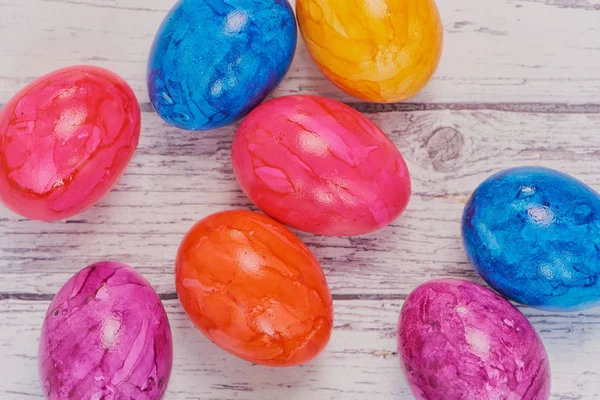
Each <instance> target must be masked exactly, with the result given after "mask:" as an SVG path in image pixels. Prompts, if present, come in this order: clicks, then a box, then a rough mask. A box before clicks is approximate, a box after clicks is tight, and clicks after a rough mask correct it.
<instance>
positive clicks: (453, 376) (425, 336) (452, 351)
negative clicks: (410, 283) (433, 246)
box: [398, 279, 550, 400]
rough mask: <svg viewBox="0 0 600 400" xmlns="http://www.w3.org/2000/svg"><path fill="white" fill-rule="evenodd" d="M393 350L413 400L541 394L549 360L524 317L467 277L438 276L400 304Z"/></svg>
mask: <svg viewBox="0 0 600 400" xmlns="http://www.w3.org/2000/svg"><path fill="white" fill-rule="evenodd" d="M398 353H399V355H400V360H401V363H402V367H403V369H404V372H405V375H406V378H407V379H408V382H409V384H410V388H411V390H412V392H413V394H414V395H415V397H416V398H417V399H418V400H425V399H426V400H458V399H462V400H485V399H489V400H498V399H503V400H545V399H548V398H549V397H550V365H549V363H548V357H547V355H546V350H545V349H544V345H543V344H542V341H541V340H540V338H539V336H538V335H537V333H536V332H535V329H534V328H533V327H532V326H531V324H530V323H529V321H527V319H526V318H525V316H523V314H521V312H519V310H517V309H516V308H515V307H513V306H512V305H511V304H510V303H509V302H508V301H506V300H505V299H503V298H502V297H500V296H498V295H497V294H496V293H494V292H492V291H491V290H488V289H486V288H484V287H482V286H479V285H477V284H475V283H472V282H467V281H463V280H457V279H442V280H435V281H430V282H427V283H424V284H423V285H421V286H419V287H418V288H417V289H415V290H414V291H413V292H412V293H411V294H410V295H409V296H408V298H407V299H406V301H405V302H404V305H403V307H402V312H401V315H400V320H399V324H398Z"/></svg>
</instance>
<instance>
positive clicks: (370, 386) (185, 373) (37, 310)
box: [0, 300, 600, 400]
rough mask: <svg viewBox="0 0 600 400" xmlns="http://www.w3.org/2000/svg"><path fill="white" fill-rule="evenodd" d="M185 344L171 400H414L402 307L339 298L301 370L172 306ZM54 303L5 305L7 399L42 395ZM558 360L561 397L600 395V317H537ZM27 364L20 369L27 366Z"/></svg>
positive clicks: (0, 345)
mask: <svg viewBox="0 0 600 400" xmlns="http://www.w3.org/2000/svg"><path fill="white" fill-rule="evenodd" d="M165 304H166V308H167V310H168V313H169V318H170V322H171V325H172V329H173V339H174V343H175V345H174V346H175V353H174V367H173V374H172V378H171V383H170V385H169V389H168V392H167V395H166V400H184V399H202V400H229V399H238V400H257V399H261V400H282V399H286V400H308V399H310V400H364V399H373V400H390V399H398V400H408V399H412V398H413V397H412V395H411V394H410V391H409V389H408V386H407V384H406V381H405V379H404V377H403V375H402V372H401V369H400V362H399V360H398V357H397V353H396V337H395V334H396V333H395V332H396V322H397V319H398V315H399V313H400V308H401V306H402V302H401V301H336V302H335V304H334V308H335V331H334V334H333V337H332V340H331V342H330V344H329V346H328V347H327V348H326V350H325V351H324V353H323V354H321V355H320V356H319V357H318V358H317V359H315V360H314V361H313V362H311V363H309V364H306V365H304V366H301V367H294V368H287V369H271V368H266V367H261V366H257V365H251V364H250V363H247V362H245V361H241V360H239V359H236V358H234V357H233V356H230V355H228V354H227V353H225V352H223V351H222V350H220V349H219V348H217V347H216V346H215V345H213V344H212V343H210V342H209V341H208V340H207V339H205V338H204V336H202V334H201V333H200V332H199V331H197V330H196V329H195V328H194V327H193V325H192V324H191V323H190V321H189V320H188V318H187V316H186V315H185V314H184V312H183V310H182V309H181V308H180V306H179V305H178V303H177V301H167V302H165ZM47 306H48V303H45V302H27V301H12V300H11V301H4V302H0V318H1V320H2V321H3V322H4V324H5V325H6V324H7V323H8V324H10V326H11V327H12V329H11V330H7V329H2V330H0V358H1V359H2V362H3V365H5V366H11V368H4V369H3V377H2V379H1V380H0V398H2V399H10V400H28V399H37V398H39V399H42V398H43V397H42V394H41V386H40V383H39V378H38V370H37V345H38V341H39V331H40V325H41V323H42V321H43V318H44V313H45V311H46V307H47ZM526 314H527V316H528V317H529V318H530V321H532V323H533V325H534V326H535V328H536V329H537V330H538V332H540V336H541V337H542V340H543V341H544V345H545V346H546V350H547V352H548V355H549V357H550V361H551V363H552V387H553V390H552V397H551V399H564V400H566V399H569V400H575V399H586V400H587V399H595V398H600V395H599V394H598V393H600V375H599V374H600V371H598V368H597V360H598V357H600V314H598V313H597V310H596V312H585V313H580V314H568V315H562V314H561V315H556V314H548V313H542V312H537V311H527V312H526ZM17 366H18V367H17Z"/></svg>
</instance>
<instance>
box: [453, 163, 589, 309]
mask: <svg viewBox="0 0 600 400" xmlns="http://www.w3.org/2000/svg"><path fill="white" fill-rule="evenodd" d="M462 233H463V240H464V244H465V248H466V251H467V255H468V256H469V259H470V261H471V263H472V264H473V265H474V266H475V269H476V270H477V272H478V273H479V274H480V275H481V276H482V277H483V279H484V280H485V281H486V282H487V283H488V284H489V285H490V286H492V287H493V288H494V289H496V290H497V291H498V292H499V293H501V294H502V295H504V296H506V297H508V298H509V299H511V300H515V301H517V302H519V303H522V304H526V305H528V306H531V307H536V308H540V309H545V310H557V311H573V310H581V309H586V308H589V307H593V306H595V305H598V304H599V303H600V283H599V276H600V198H599V195H598V194H597V193H596V192H594V191H593V190H592V189H590V188H589V187H588V186H586V185H585V184H583V183H582V182H580V181H578V180H576V179H574V178H572V177H570V176H569V175H566V174H563V173H561V172H558V171H554V170H551V169H547V168H539V167H522V168H514V169H509V170H506V171H503V172H500V173H498V174H496V175H493V176H492V177H490V178H488V179H487V180H485V181H484V182H483V183H482V184H481V185H480V186H479V187H478V188H477V189H476V190H475V192H474V193H473V196H472V197H471V199H470V200H469V202H468V203H467V205H466V207H465V212H464V215H463V220H462Z"/></svg>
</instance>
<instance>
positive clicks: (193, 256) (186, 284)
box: [175, 211, 333, 367]
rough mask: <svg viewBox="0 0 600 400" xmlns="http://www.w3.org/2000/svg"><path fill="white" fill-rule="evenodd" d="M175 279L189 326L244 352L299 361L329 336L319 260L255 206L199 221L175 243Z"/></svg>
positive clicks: (271, 361) (279, 361) (267, 359)
mask: <svg viewBox="0 0 600 400" xmlns="http://www.w3.org/2000/svg"><path fill="white" fill-rule="evenodd" d="M175 280H176V286H177V294H178V296H179V299H180V301H181V304H182V305H183V308H184V309H185V311H186V313H187V314H188V316H189V317H190V318H191V320H192V321H193V322H194V324H195V325H196V327H197V328H198V329H200V331H202V333H204V334H205V335H206V336H207V337H208V338H209V339H210V340H211V341H212V342H214V343H215V344H217V345H218V346H219V347H221V348H222V349H224V350H226V351H227V352H229V353H231V354H233V355H235V356H237V357H240V358H243V359H244V360H247V361H250V362H253V363H257V364H262V365H268V366H281V367H284V366H292V365H298V364H302V363H305V362H308V361H310V360H312V359H313V358H314V357H316V356H317V355H318V354H319V353H320V352H321V351H322V350H323V349H324V348H325V346H326V345H327V343H328V342H329V338H330V336H331V330H332V326H333V306H332V301H331V294H330V292H329V287H328V286H327V282H326V279H325V275H324V274H323V271H322V269H321V266H320V265H319V263H318V261H317V259H316V258H315V257H314V256H313V255H312V253H311V252H310V251H309V250H308V248H307V247H306V246H305V245H304V244H303V243H302V242H301V241H300V239H298V238H297V237H296V236H295V235H294V234H293V233H292V232H290V231H289V230H288V229H287V228H285V227H284V226H283V225H281V224H280V223H278V222H276V221H274V220H272V219H271V218H269V217H266V216H264V215H262V214H258V213H255V212H251V211H226V212H221V213H217V214H214V215H211V216H209V217H207V218H205V219H203V220H201V221H200V222H198V223H197V224H196V225H195V226H194V227H193V228H192V229H191V230H190V231H189V232H188V234H187V235H186V236H185V238H184V239H183V241H182V243H181V245H180V247H179V251H178V253H177V262H176V266H175Z"/></svg>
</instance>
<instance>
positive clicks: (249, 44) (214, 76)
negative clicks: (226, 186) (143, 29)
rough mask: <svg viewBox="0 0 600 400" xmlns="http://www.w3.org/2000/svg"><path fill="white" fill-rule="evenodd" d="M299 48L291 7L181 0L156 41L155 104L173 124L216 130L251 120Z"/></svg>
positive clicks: (151, 85) (247, 0) (251, 0)
mask: <svg viewBox="0 0 600 400" xmlns="http://www.w3.org/2000/svg"><path fill="white" fill-rule="evenodd" d="M295 49H296V19H295V17H294V13H293V10H292V8H291V7H290V5H289V4H288V2H287V1H283V0H261V1H258V0H229V1H212V0H180V1H179V2H178V3H177V4H176V5H175V7H174V8H173V9H172V10H171V11H170V12H169V14H168V15H167V17H166V19H165V20H164V22H163V24H162V26H161V27H160V30H159V31H158V33H157V34H156V38H155V39H154V45H153V47H152V50H151V53H150V59H149V61H148V90H149V94H150V101H151V102H152V105H153V106H154V108H155V109H156V111H157V112H158V114H159V115H160V116H161V117H162V118H163V119H164V120H165V121H166V122H168V123H169V124H171V125H174V126H177V127H179V128H183V129H187V130H208V129H215V128H219V127H222V126H225V125H227V124H229V123H232V122H234V121H236V120H238V119H239V118H242V117H243V116H245V115H246V114H247V113H248V112H249V111H250V110H252V109H253V108H254V107H256V106H257V105H258V104H260V103H261V102H262V101H263V100H264V99H265V98H266V97H267V96H268V95H269V94H270V93H271V91H273V90H274V89H275V87H277V85H279V82H281V80H282V79H283V76H284V75H285V74H286V72H287V70H288V68H289V66H290V64H291V62H292V58H293V56H294V51H295Z"/></svg>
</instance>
